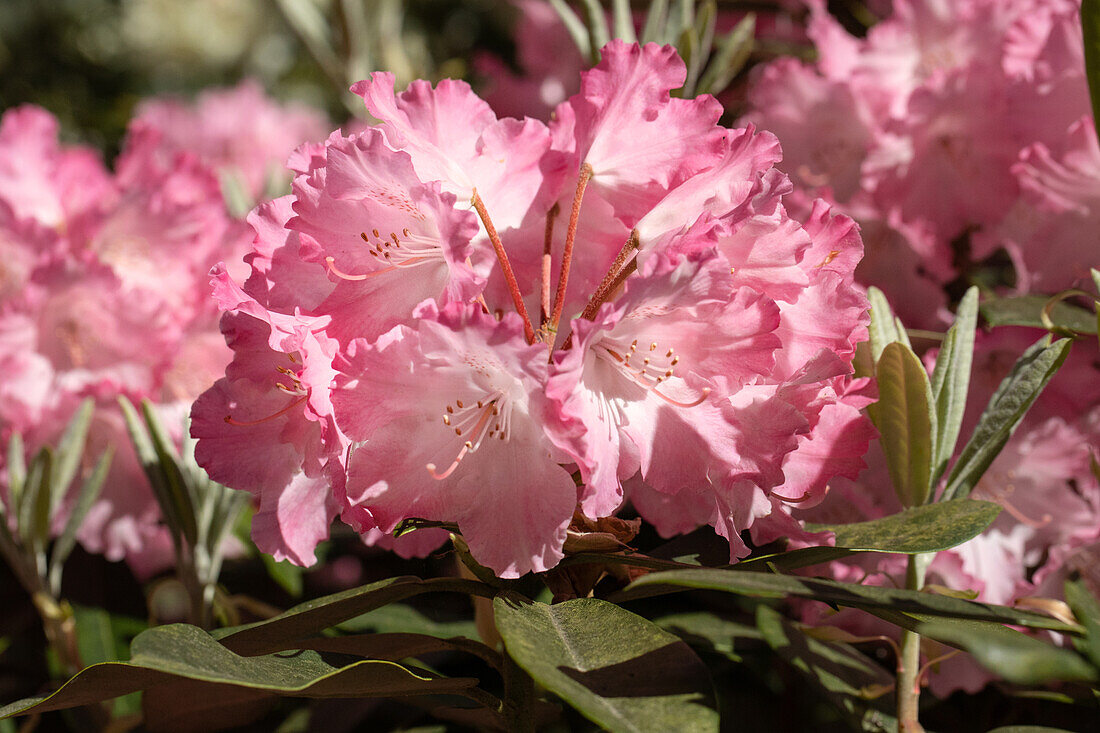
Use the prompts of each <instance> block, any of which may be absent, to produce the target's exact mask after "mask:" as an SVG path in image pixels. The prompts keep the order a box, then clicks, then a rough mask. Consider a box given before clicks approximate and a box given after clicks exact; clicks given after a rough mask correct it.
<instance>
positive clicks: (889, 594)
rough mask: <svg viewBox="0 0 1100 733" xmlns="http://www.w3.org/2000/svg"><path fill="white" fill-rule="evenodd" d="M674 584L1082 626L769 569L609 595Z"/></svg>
mask: <svg viewBox="0 0 1100 733" xmlns="http://www.w3.org/2000/svg"><path fill="white" fill-rule="evenodd" d="M676 588H696V589H701V590H715V591H721V592H724V593H735V594H737V595H744V596H749V597H753V598H785V597H788V596H793V597H796V598H809V599H812V600H817V601H822V602H824V603H829V604H832V605H837V606H850V607H852V608H862V609H865V610H871V609H877V608H885V609H891V610H893V611H896V612H900V613H923V614H927V615H929V616H945V617H949V618H962V619H974V620H977V621H995V622H997V623H1004V624H1014V625H1017V626H1027V627H1030V628H1035V629H1052V630H1054V631H1060V632H1062V633H1068V634H1073V635H1075V636H1076V635H1080V634H1081V633H1082V631H1083V630H1082V629H1081V627H1080V626H1077V625H1075V624H1067V623H1065V622H1062V621H1057V620H1055V619H1052V618H1050V617H1049V616H1044V615H1042V614H1038V613H1032V612H1030V611H1023V610H1019V609H1016V608H1008V607H1007V606H996V605H992V604H989V603H977V602H975V601H965V600H962V599H959V598H951V597H948V596H939V595H933V594H931V593H921V592H919V591H911V590H903V589H899V588H883V587H878V586H871V585H857V584H854V583H840V582H837V581H835V580H824V579H821V578H801V577H795V576H791V575H775V574H771V573H745V572H740V573H739V572H736V571H733V570H720V569H710V568H700V569H697V570H696V569H693V570H669V571H666V572H662V573H651V574H649V575H643V576H642V577H641V578H638V579H637V580H635V581H634V582H633V583H631V584H630V585H629V586H627V588H626V589H625V590H623V591H621V592H620V593H618V594H615V595H614V596H612V597H611V600H615V601H625V600H630V599H634V598H643V597H646V596H652V595H659V594H663V593H669V592H676V590H675V589H676Z"/></svg>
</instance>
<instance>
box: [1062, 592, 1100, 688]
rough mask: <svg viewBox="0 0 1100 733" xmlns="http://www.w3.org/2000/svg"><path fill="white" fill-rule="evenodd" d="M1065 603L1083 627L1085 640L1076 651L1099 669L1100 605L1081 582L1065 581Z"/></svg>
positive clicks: (1082, 640)
mask: <svg viewBox="0 0 1100 733" xmlns="http://www.w3.org/2000/svg"><path fill="white" fill-rule="evenodd" d="M1065 593H1066V603H1068V604H1069V607H1070V608H1071V609H1072V610H1073V615H1074V616H1076V617H1077V619H1078V620H1079V621H1080V622H1081V625H1082V626H1084V627H1085V634H1086V635H1085V638H1084V639H1081V640H1079V642H1078V645H1077V648H1078V650H1079V651H1080V652H1081V653H1082V654H1084V655H1085V656H1087V657H1088V658H1089V659H1090V660H1091V661H1092V663H1093V665H1094V666H1096V668H1097V669H1100V603H1097V601H1096V597H1095V596H1093V595H1092V593H1090V592H1089V589H1088V586H1086V585H1085V584H1084V583H1083V582H1082V581H1080V580H1077V581H1066V585H1065Z"/></svg>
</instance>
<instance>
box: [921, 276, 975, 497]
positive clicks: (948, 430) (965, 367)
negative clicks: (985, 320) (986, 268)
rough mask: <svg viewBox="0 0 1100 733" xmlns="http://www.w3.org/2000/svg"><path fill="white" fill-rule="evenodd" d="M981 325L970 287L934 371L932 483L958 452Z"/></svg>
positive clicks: (973, 294) (945, 338)
mask: <svg viewBox="0 0 1100 733" xmlns="http://www.w3.org/2000/svg"><path fill="white" fill-rule="evenodd" d="M977 326H978V288H976V287H971V288H970V289H969V290H967V291H966V295H964V296H963V299H962V300H961V301H959V309H958V311H957V312H956V313H955V323H954V324H952V326H951V328H949V329H948V330H947V335H946V336H944V339H943V345H942V346H941V347H940V353H939V356H938V357H937V358H936V367H935V369H933V370H932V399H933V400H935V404H936V445H935V450H934V452H933V456H932V484H933V485H934V484H935V483H936V482H937V481H939V479H940V476H942V475H943V472H944V471H945V470H947V463H948V461H950V460H951V455H952V454H953V453H954V452H955V444H956V443H957V442H958V440H959V430H960V429H961V428H962V421H963V412H965V411H966V395H967V392H968V390H969V389H970V368H971V365H972V363H973V361H974V332H975V330H976V329H977Z"/></svg>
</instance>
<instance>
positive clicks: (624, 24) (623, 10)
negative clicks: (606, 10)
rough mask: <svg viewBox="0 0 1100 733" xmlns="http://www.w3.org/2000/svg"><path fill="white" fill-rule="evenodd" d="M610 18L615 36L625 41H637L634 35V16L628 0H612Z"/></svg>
mask: <svg viewBox="0 0 1100 733" xmlns="http://www.w3.org/2000/svg"><path fill="white" fill-rule="evenodd" d="M612 18H613V19H614V22H613V26H614V29H615V37H616V38H621V39H622V40H624V41H626V42H627V43H637V41H638V37H637V36H636V35H634V16H633V15H632V14H631V11H630V0H614V1H613V3H612Z"/></svg>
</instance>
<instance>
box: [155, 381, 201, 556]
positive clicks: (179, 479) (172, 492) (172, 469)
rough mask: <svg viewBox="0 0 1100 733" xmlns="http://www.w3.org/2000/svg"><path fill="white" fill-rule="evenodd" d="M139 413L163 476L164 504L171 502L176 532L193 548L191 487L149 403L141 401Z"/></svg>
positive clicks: (194, 530)
mask: <svg viewBox="0 0 1100 733" xmlns="http://www.w3.org/2000/svg"><path fill="white" fill-rule="evenodd" d="M141 413H142V416H143V417H144V418H145V425H146V426H147V427H148V429H149V438H150V441H151V442H152V445H153V450H154V451H156V454H157V466H158V467H159V470H160V472H161V474H162V475H163V476H164V482H165V486H166V488H167V490H168V494H167V495H168V500H169V501H170V502H172V506H173V509H174V514H175V516H176V517H177V518H178V519H179V521H180V525H179V528H178V529H179V530H180V531H181V532H182V533H183V536H184V537H185V538H187V542H188V543H189V544H190V545H191V546H194V545H195V544H196V543H197V541H198V525H197V523H196V514H195V500H196V498H197V497H195V496H193V491H192V488H191V486H190V485H189V484H188V482H187V480H186V479H185V477H184V475H183V470H182V469H181V468H180V464H179V456H178V455H177V453H176V449H175V446H173V445H172V439H171V438H170V437H168V431H167V430H165V429H164V426H163V425H162V424H161V422H160V418H159V417H157V413H156V409H155V408H154V407H153V403H152V402H150V401H149V400H142V401H141Z"/></svg>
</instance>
